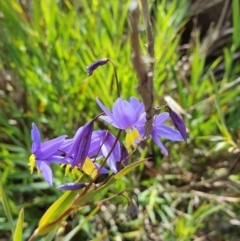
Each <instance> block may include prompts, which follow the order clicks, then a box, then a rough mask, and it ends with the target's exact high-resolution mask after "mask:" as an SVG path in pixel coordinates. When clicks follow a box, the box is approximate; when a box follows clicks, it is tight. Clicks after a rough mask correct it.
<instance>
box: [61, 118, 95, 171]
mask: <svg viewBox="0 0 240 241" xmlns="http://www.w3.org/2000/svg"><path fill="white" fill-rule="evenodd" d="M92 132H93V122H92V121H90V122H88V123H87V124H86V125H85V126H83V127H81V128H79V129H78V131H77V133H76V135H75V136H74V138H73V139H74V141H73V144H72V146H71V148H70V150H69V152H68V153H67V155H66V156H65V159H66V160H69V161H70V162H71V166H72V167H75V166H77V167H79V168H81V167H82V165H83V163H84V161H85V159H86V158H87V156H88V151H89V147H90V143H91V136H92ZM69 142H70V141H69Z"/></svg>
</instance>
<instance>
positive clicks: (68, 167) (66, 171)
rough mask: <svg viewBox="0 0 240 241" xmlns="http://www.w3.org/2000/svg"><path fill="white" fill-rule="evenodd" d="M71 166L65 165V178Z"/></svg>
mask: <svg viewBox="0 0 240 241" xmlns="http://www.w3.org/2000/svg"><path fill="white" fill-rule="evenodd" d="M71 167H72V166H71V165H66V168H65V177H66V176H67V174H68V173H69V170H70V169H71Z"/></svg>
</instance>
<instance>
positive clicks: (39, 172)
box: [37, 167, 41, 177]
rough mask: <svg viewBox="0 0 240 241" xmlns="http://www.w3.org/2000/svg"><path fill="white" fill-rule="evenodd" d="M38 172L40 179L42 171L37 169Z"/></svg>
mask: <svg viewBox="0 0 240 241" xmlns="http://www.w3.org/2000/svg"><path fill="white" fill-rule="evenodd" d="M37 172H38V176H39V177H40V176H41V171H40V169H39V168H38V167H37Z"/></svg>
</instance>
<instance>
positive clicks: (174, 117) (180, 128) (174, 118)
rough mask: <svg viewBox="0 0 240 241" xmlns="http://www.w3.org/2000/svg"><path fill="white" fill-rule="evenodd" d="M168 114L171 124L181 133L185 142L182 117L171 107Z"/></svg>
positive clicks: (185, 136)
mask: <svg viewBox="0 0 240 241" xmlns="http://www.w3.org/2000/svg"><path fill="white" fill-rule="evenodd" d="M169 116H170V118H171V119H172V123H173V125H174V126H175V127H176V128H177V130H178V131H179V132H180V133H181V135H182V137H183V139H184V141H186V142H187V131H186V126H185V123H184V121H183V119H182V118H181V117H180V116H179V115H178V114H177V113H176V112H175V111H173V110H171V109H170V110H169Z"/></svg>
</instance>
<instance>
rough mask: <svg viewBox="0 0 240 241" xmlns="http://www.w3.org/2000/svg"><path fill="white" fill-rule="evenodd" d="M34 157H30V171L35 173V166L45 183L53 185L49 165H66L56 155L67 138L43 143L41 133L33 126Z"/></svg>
mask: <svg viewBox="0 0 240 241" xmlns="http://www.w3.org/2000/svg"><path fill="white" fill-rule="evenodd" d="M31 137H32V141H33V143H32V149H31V152H32V155H31V156H30V157H29V164H28V165H29V166H30V171H31V173H33V169H34V166H35V164H36V165H37V169H38V170H39V171H41V173H42V175H43V178H44V179H45V181H46V182H47V183H48V184H49V185H52V181H53V175H52V170H51V168H50V165H49V163H51V162H55V163H64V160H63V157H61V156H57V155H55V154H56V153H57V151H58V149H59V148H60V146H61V145H62V143H63V142H64V140H65V138H66V136H65V135H64V136H60V137H57V138H55V139H52V140H49V141H46V142H44V143H41V139H40V133H39V130H38V128H37V126H36V125H35V124H34V123H33V124H32V131H31Z"/></svg>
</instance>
